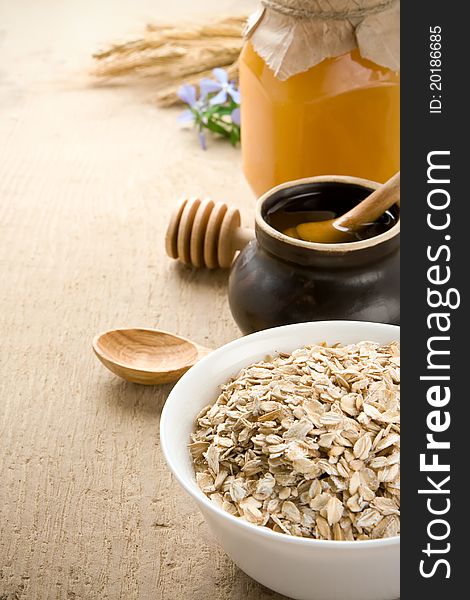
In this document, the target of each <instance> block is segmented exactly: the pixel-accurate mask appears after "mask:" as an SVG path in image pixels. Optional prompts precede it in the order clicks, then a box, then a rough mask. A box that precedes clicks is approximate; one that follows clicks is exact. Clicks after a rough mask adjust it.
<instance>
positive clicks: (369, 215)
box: [334, 171, 400, 231]
mask: <svg viewBox="0 0 470 600" xmlns="http://www.w3.org/2000/svg"><path fill="white" fill-rule="evenodd" d="M399 200H400V171H398V173H396V174H395V175H394V176H393V177H392V178H391V179H389V180H388V181H387V182H386V183H384V184H383V185H382V186H380V187H379V188H378V189H377V190H375V192H372V194H371V195H370V196H368V197H367V198H365V200H363V201H362V202H360V203H359V204H358V205H357V206H355V207H354V208H352V209H351V210H349V211H348V212H347V213H345V214H344V215H342V216H341V217H338V218H337V219H335V222H334V226H335V227H337V228H338V229H347V230H351V231H355V230H356V229H358V228H359V227H360V226H361V225H364V224H366V223H373V222H374V221H376V220H377V219H378V218H379V217H380V216H381V215H383V214H384V212H385V211H386V210H388V209H389V208H390V207H391V206H393V205H394V204H396V203H397V202H398V201H399Z"/></svg>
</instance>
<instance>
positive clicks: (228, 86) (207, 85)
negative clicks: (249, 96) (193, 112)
mask: <svg viewBox="0 0 470 600" xmlns="http://www.w3.org/2000/svg"><path fill="white" fill-rule="evenodd" d="M212 73H213V74H214V77H215V81H214V80H213V79H208V78H207V77H206V78H204V79H201V83H200V88H201V97H202V98H206V97H207V95H208V94H213V93H216V95H215V96H213V97H212V98H211V99H210V100H209V104H211V105H212V106H214V104H224V103H225V102H227V98H228V96H230V97H231V98H232V100H233V101H234V102H236V103H237V104H240V92H239V91H238V90H237V89H236V87H235V86H234V84H233V82H229V80H228V73H227V71H226V70H225V69H214V70H213V71H212Z"/></svg>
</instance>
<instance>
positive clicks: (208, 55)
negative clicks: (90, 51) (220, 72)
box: [92, 16, 246, 106]
mask: <svg viewBox="0 0 470 600" xmlns="http://www.w3.org/2000/svg"><path fill="white" fill-rule="evenodd" d="M245 22H246V16H243V17H227V18H224V19H221V20H219V21H214V22H212V23H208V24H205V25H148V26H147V30H146V32H145V35H144V36H143V37H142V38H139V39H136V40H131V41H128V42H124V43H121V44H113V45H112V46H110V47H109V48H107V49H106V50H103V51H100V52H96V53H95V54H94V55H93V58H94V59H95V61H96V62H95V66H94V68H93V70H92V73H93V75H95V76H97V77H100V78H110V77H129V76H140V77H152V78H153V79H154V80H155V85H156V89H157V96H156V100H157V103H158V104H159V105H160V106H172V105H174V104H177V103H179V102H180V100H179V98H178V96H177V91H178V88H179V87H180V85H182V84H183V83H189V84H197V83H198V82H199V80H200V79H201V78H202V77H208V76H210V75H211V71H212V69H214V68H216V67H222V68H225V69H226V70H227V71H228V73H229V77H230V79H235V80H236V79H237V78H238V66H237V61H238V57H239V55H240V51H241V48H242V45H243V37H242V32H243V28H244V26H245Z"/></svg>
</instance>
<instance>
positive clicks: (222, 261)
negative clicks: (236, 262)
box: [165, 198, 254, 269]
mask: <svg viewBox="0 0 470 600" xmlns="http://www.w3.org/2000/svg"><path fill="white" fill-rule="evenodd" d="M252 238H254V231H252V230H251V229H246V228H245V227H241V218H240V211H239V210H238V208H235V207H230V206H228V205H227V204H225V203H224V202H214V201H213V200H211V199H210V198H207V199H205V200H201V199H200V198H183V200H182V201H181V202H180V203H179V205H178V206H177V207H176V209H175V211H174V213H173V215H172V217H171V220H170V223H169V225H168V229H167V232H166V236H165V245H166V251H167V254H168V256H170V257H171V258H175V259H179V260H181V261H182V262H184V263H185V264H187V265H190V266H192V267H205V268H207V269H216V268H220V267H221V268H228V267H230V265H231V264H232V261H233V258H234V256H235V254H236V253H237V251H238V250H242V249H243V248H244V247H245V246H246V244H247V243H248V242H249V241H250V240H251V239H252Z"/></svg>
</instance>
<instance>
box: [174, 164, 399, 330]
mask: <svg viewBox="0 0 470 600" xmlns="http://www.w3.org/2000/svg"><path fill="white" fill-rule="evenodd" d="M378 187H379V184H377V183H375V182H372V181H368V180H364V179H358V178H355V177H340V176H325V177H313V178H307V179H301V180H298V181H293V182H288V183H285V184H282V185H280V186H277V187H275V188H273V189H272V190H270V191H269V192H267V193H266V194H264V195H263V196H262V197H261V198H260V199H259V200H258V202H257V205H256V212H255V231H254V233H253V231H252V230H249V229H244V228H241V227H240V215H239V212H238V211H237V210H236V209H233V208H228V207H227V206H226V205H225V204H223V203H217V204H215V203H214V202H212V201H211V200H206V201H204V202H201V201H199V200H192V201H183V202H182V203H181V204H180V207H179V208H178V210H177V211H176V213H175V215H174V216H173V219H172V222H171V223H170V226H169V228H168V232H167V252H168V254H169V255H170V256H172V257H173V258H180V259H181V260H183V262H186V263H188V264H192V265H193V266H206V267H209V268H214V267H217V266H222V267H224V266H225V267H227V266H230V264H231V272H230V277H229V290H228V294H229V302H230V309H231V311H232V314H233V317H234V319H235V321H236V322H237V324H238V326H239V327H240V329H241V330H242V331H243V332H244V333H251V332H253V331H258V330H260V329H266V328H269V327H275V326H278V325H286V324H288V323H298V322H302V321H318V320H329V319H350V320H358V321H375V322H379V323H393V324H399V321H400V254H399V253H400V220H399V207H398V206H397V205H395V206H393V207H392V209H390V210H389V211H387V212H386V213H385V214H384V215H383V216H382V217H381V218H380V219H378V220H377V221H376V222H375V223H373V224H370V226H369V227H368V228H367V231H364V232H363V234H359V235H358V238H357V239H356V240H355V241H351V242H347V243H339V244H321V243H315V242H306V241H303V240H301V239H295V238H293V237H291V236H288V235H285V234H284V233H282V231H283V230H284V229H285V228H288V227H290V226H291V225H293V224H295V222H297V223H298V222H299V218H300V217H301V216H304V215H307V214H319V215H322V217H321V218H331V217H334V216H336V215H340V214H344V213H345V212H346V211H348V210H349V209H350V208H352V207H353V206H355V205H356V204H358V203H359V202H360V201H361V200H363V199H364V198H365V197H366V196H368V195H369V194H370V193H371V192H372V191H373V190H374V189H377V188H378ZM323 215H324V216H323ZM238 250H240V252H239V254H238V256H237V257H236V258H235V261H234V262H233V263H232V260H233V256H234V255H235V254H236V252H237V251H238Z"/></svg>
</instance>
